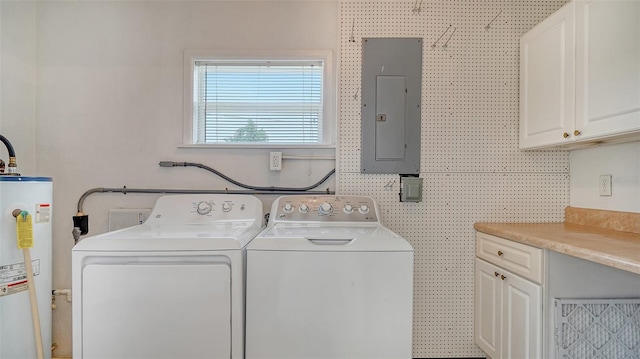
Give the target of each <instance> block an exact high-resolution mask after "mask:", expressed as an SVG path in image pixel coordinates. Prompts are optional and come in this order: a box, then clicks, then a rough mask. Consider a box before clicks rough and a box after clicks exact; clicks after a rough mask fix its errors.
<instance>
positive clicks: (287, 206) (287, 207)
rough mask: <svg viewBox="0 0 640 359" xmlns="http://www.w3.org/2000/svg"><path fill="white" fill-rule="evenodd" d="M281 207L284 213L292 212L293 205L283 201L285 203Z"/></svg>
mask: <svg viewBox="0 0 640 359" xmlns="http://www.w3.org/2000/svg"><path fill="white" fill-rule="evenodd" d="M282 209H283V210H284V212H285V213H291V212H293V206H292V205H291V203H285V205H284V206H282Z"/></svg>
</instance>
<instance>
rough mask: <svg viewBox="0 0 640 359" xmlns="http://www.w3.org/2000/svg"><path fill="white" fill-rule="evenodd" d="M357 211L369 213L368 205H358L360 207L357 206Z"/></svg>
mask: <svg viewBox="0 0 640 359" xmlns="http://www.w3.org/2000/svg"><path fill="white" fill-rule="evenodd" d="M358 212H360V213H361V214H367V213H369V206H367V205H366V204H362V205H360V208H358Z"/></svg>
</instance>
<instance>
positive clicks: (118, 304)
mask: <svg viewBox="0 0 640 359" xmlns="http://www.w3.org/2000/svg"><path fill="white" fill-rule="evenodd" d="M262 221H263V218H262V203H261V202H260V201H259V200H258V199H257V198H255V197H253V196H244V195H204V194H203V195H175V196H164V197H160V198H159V199H158V201H157V202H156V204H155V206H154V208H153V211H152V212H151V214H150V216H149V219H147V221H146V222H145V223H144V224H142V225H138V226H134V227H129V228H125V229H122V230H119V231H114V232H109V233H105V234H102V235H98V236H94V237H90V238H86V239H84V240H82V241H81V242H79V243H78V244H77V245H76V246H75V247H74V248H73V253H72V262H73V263H72V271H73V357H74V359H79V358H85V359H88V358H90V359H96V358H105V359H113V358H118V359H123V358H132V359H133V358H135V359H143V358H150V359H151V358H153V359H158V358H167V359H168V358H172V359H173V358H189V359H196V358H227V359H228V358H237V359H241V358H243V355H244V353H243V349H244V278H243V276H244V258H243V257H244V248H245V247H246V245H247V244H248V243H249V242H250V241H251V239H253V238H254V237H255V236H256V234H258V233H259V232H260V230H261V229H262Z"/></svg>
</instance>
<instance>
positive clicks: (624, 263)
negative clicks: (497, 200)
mask: <svg viewBox="0 0 640 359" xmlns="http://www.w3.org/2000/svg"><path fill="white" fill-rule="evenodd" d="M568 209H569V208H568ZM566 218H570V216H566ZM633 222H634V223H633V224H636V223H635V222H636V221H635V220H633ZM474 228H475V229H476V230H478V231H480V232H483V233H487V234H492V235H495V236H498V237H502V238H506V239H510V240H513V241H516V242H520V243H524V244H528V245H531V246H534V247H538V248H543V249H549V250H552V251H555V252H559V253H563V254H567V255H570V256H573V257H577V258H582V259H586V260H589V261H592V262H596V263H600V264H604V265H607V266H610V267H614V268H618V269H622V270H625V271H629V272H633V273H637V274H640V234H638V233H633V232H623V231H618V230H612V229H609V228H599V227H593V226H586V225H580V224H575V223H567V222H563V223H476V224H475V225H474Z"/></svg>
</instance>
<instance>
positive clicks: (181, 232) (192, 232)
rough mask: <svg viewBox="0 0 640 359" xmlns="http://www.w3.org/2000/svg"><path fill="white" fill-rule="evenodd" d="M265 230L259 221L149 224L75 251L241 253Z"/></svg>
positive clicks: (104, 237) (79, 246) (85, 242)
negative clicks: (203, 251) (220, 251)
mask: <svg viewBox="0 0 640 359" xmlns="http://www.w3.org/2000/svg"><path fill="white" fill-rule="evenodd" d="M261 229H262V228H261V227H260V226H259V225H258V224H257V223H256V221H246V220H235V221H220V222H208V223H206V224H166V225H158V224H148V223H144V224H141V225H138V226H133V227H129V228H124V229H121V230H118V231H113V232H108V233H104V234H100V235H97V236H93V237H88V238H85V239H83V240H82V241H80V242H79V243H78V244H77V245H76V246H75V247H74V248H73V250H74V251H191V250H226V249H241V248H243V247H245V246H246V245H247V243H249V241H251V239H252V238H253V237H255V236H256V235H257V234H258V233H259V232H260V230H261Z"/></svg>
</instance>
